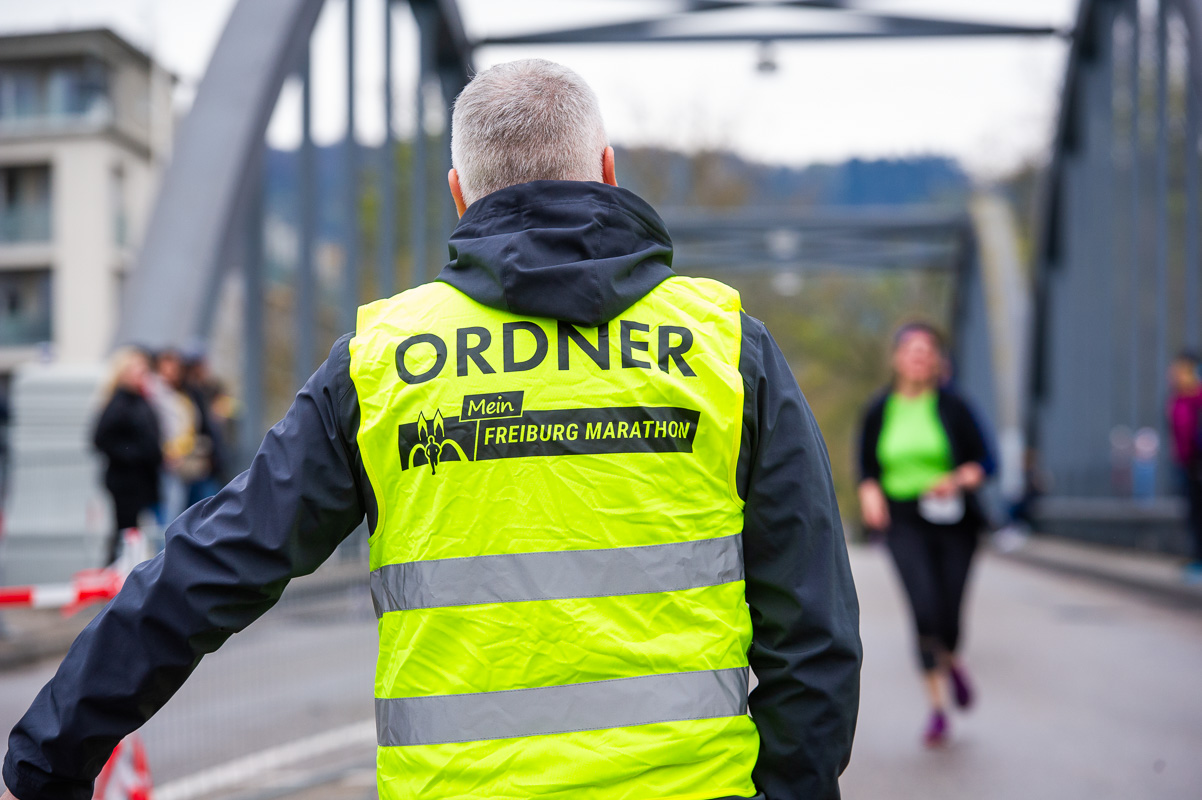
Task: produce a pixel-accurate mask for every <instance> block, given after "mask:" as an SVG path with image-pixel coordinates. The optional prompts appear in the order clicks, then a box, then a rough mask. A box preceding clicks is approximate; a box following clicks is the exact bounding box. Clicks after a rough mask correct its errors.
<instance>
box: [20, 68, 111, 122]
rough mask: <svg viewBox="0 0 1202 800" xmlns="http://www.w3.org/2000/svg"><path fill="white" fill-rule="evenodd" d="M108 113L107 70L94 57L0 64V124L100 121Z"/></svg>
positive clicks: (105, 117)
mask: <svg viewBox="0 0 1202 800" xmlns="http://www.w3.org/2000/svg"><path fill="white" fill-rule="evenodd" d="M108 116H109V103H108V79H107V71H106V69H105V67H104V65H103V64H102V63H100V62H99V61H96V60H95V59H82V60H81V59H71V60H65V61H64V60H53V61H49V60H47V61H30V62H12V63H3V64H0V126H3V127H4V128H8V129H15V130H18V131H19V130H21V129H23V128H26V127H29V126H30V125H35V126H45V125H46V124H50V125H54V124H56V123H72V122H78V121H79V120H81V119H84V120H87V121H92V122H99V123H103V122H104V121H106V120H107V118H108Z"/></svg>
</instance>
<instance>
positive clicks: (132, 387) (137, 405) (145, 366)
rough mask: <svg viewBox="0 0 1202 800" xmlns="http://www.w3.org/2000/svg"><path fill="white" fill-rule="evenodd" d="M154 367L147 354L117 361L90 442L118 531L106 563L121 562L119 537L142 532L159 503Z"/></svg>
mask: <svg viewBox="0 0 1202 800" xmlns="http://www.w3.org/2000/svg"><path fill="white" fill-rule="evenodd" d="M149 375H150V363H149V359H148V358H147V357H146V354H145V353H142V352H141V351H139V350H135V349H132V348H128V349H122V350H118V351H117V353H116V355H114V356H113V377H112V383H111V387H110V389H109V391H108V400H107V402H106V404H105V407H104V410H103V411H102V412H101V414H100V418H99V420H98V421H97V423H96V430H95V433H94V434H93V437H92V442H93V444H94V445H95V446H96V449H97V450H99V451H100V452H101V453H102V454H103V455H104V457H105V460H106V461H107V466H106V468H105V473H104V486H105V488H106V489H108V492H109V494H111V495H112V496H113V508H114V510H115V512H116V520H115V527H114V529H113V533H112V537H111V538H110V539H109V546H108V553H107V556H106V558H107V561H106V562H105V563H109V564H111V563H112V562H113V561H116V560H117V548H118V545H119V543H120V541H121V532H122V531H123V530H125V529H127V528H136V527H137V526H138V516H139V515H140V514H141V513H142V512H143V511H152V510H154V508H155V506H157V505H158V502H159V470H160V467H161V466H162V463H163V451H162V443H161V441H160V438H159V423H158V418H157V416H156V415H155V412H154V409H153V408H152V407H151V405H150V401H149V400H147V397H146V392H147V382H148V378H149Z"/></svg>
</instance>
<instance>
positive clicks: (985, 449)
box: [940, 390, 997, 475]
mask: <svg viewBox="0 0 1202 800" xmlns="http://www.w3.org/2000/svg"><path fill="white" fill-rule="evenodd" d="M940 400H941V402H943V403H945V404H946V406H947V412H946V413H947V416H948V417H949V418H950V420H949V421H947V422H944V427H945V428H947V429H948V432H949V435H950V436H951V439H952V450H953V451H955V457H956V466H960V465H961V464H967V463H969V462H972V463H975V464H979V465H980V466H981V469H983V470H984V471H985V474H986V475H993V474H994V473H995V472H996V471H997V460H996V459H995V458H994V457H993V448H992V446H991V445H990V441H989V436H988V435H987V434H986V432H985V431H986V427H985V425H984V424H983V423H982V421H981V418H980V417H979V416H978V415H977V413H976V411H975V410H974V409H973V407H972V406H971V405H969V403H968V401H967V400H966V399H964V398H963V397H962V396H960V395H959V394H956V393H955V392H952V391H948V390H944V391H943V392H942V393H941V397H940Z"/></svg>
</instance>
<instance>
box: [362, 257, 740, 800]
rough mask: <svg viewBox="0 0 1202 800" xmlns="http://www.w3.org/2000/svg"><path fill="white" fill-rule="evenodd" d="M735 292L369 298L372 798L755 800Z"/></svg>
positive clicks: (432, 292) (701, 283)
mask: <svg viewBox="0 0 1202 800" xmlns="http://www.w3.org/2000/svg"><path fill="white" fill-rule="evenodd" d="M739 311H740V307H739V297H738V294H737V293H736V292H735V291H734V290H732V289H730V288H728V287H726V286H724V285H722V284H720V283H717V282H714V281H709V280H699V279H690V278H683V277H673V278H669V279H668V280H666V281H664V282H663V283H661V284H660V285H659V286H658V287H657V288H655V289H654V290H652V291H651V292H650V293H649V294H648V295H646V296H645V297H644V298H643V299H641V300H639V301H638V302H637V303H635V304H634V305H633V306H631V307H630V308H628V309H627V310H626V311H624V312H622V313H621V314H620V315H619V317H618V318H617V319H614V320H612V321H610V322H609V323H608V324H606V325H602V326H600V327H599V328H578V327H576V326H573V325H570V324H568V323H565V322H557V321H555V320H552V319H546V318H524V317H520V316H518V315H515V314H511V313H508V312H504V311H499V310H496V309H492V308H488V307H486V306H484V305H481V304H480V303H477V302H475V301H474V300H472V299H470V298H469V297H467V296H466V295H464V294H462V293H461V292H459V291H458V290H457V289H454V288H452V287H451V286H449V285H447V284H445V283H437V282H436V283H431V284H427V285H425V286H420V287H418V288H416V289H412V290H410V291H407V292H404V293H402V294H399V295H397V296H395V297H393V298H390V299H387V300H382V301H379V302H376V303H372V304H371V305H367V306H364V307H363V308H361V309H360V310H359V318H358V325H357V331H356V334H355V337H354V338H353V339H352V341H351V346H350V347H351V350H350V352H351V376H352V378H353V380H354V383H355V387H356V390H357V393H358V399H359V409H360V423H359V432H358V444H359V449H360V453H361V455H362V459H363V464H364V467H365V470H366V473H367V475H368V478H369V479H370V482H371V486H372V490H373V491H374V493H375V501H376V506H377V517H376V523H375V528H374V530H373V532H372V536H371V568H372V574H371V589H372V597H373V600H374V603H375V606H376V612H377V614H378V616H379V632H380V655H379V661H378V664H377V669H376V679H375V696H376V721H377V734H378V743H379V751H378V759H377V762H378V763H377V766H378V769H377V773H378V783H379V793H380V797H381V798H384V800H400V799H401V798H405V799H406V800H407V799H408V798H422V800H433V799H434V798H464V797H472V798H490V799H492V798H536V797H537V798H564V799H565V800H566V799H567V798H571V800H667V799H668V798H673V800H692V799H694V798H695V799H696V800H710V799H711V798H718V797H726V796H742V797H751V796H753V795H754V794H755V787H754V785H753V783H752V780H751V771H752V767H753V766H754V764H755V760H756V755H757V752H758V748H759V737H758V735H757V733H756V729H755V726H754V725H753V724H752V721H751V718H750V717H749V716H748V715H747V680H748V677H747V676H748V666H747V651H748V648H749V646H750V644H751V620H750V616H749V613H748V609H747V605H746V600H745V593H744V584H743V558H742V528H743V503H742V501H741V500H740V498H739V495H738V491H737V489H736V485H735V465H736V462H737V459H738V454H739V445H740V438H741V431H742V414H743V383H742V379H741V377H740V374H739V369H738V364H739V349H740V342H741V323H740V316H739Z"/></svg>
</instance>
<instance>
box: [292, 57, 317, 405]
mask: <svg viewBox="0 0 1202 800" xmlns="http://www.w3.org/2000/svg"><path fill="white" fill-rule="evenodd" d="M307 50H308V48H306V54H305V59H304V66H303V68H302V70H301V93H302V94H301V151H300V197H298V198H297V208H298V209H299V211H300V224H299V225H298V227H299V228H300V230H299V231H298V233H299V234H300V247H299V252H298V254H297V255H298V258H297V265H296V305H295V312H294V313H295V316H296V319H295V323H296V345H295V347H296V350H295V352H294V353H293V359H294V361H293V380H294V381H295V383H296V385H297V386H303V385H304V383H305V381H306V380H308V378H309V374H310V373H311V372H312V371H313V369H314V366H315V365H316V359H317V341H316V339H317V336H316V328H317V324H316V323H317V277H316V268H315V264H314V261H313V247H314V244H315V243H316V239H317V177H316V158H315V155H314V147H313V82H312V80H311V69H310V67H311V58H310V56H309V54H308V52H307Z"/></svg>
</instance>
